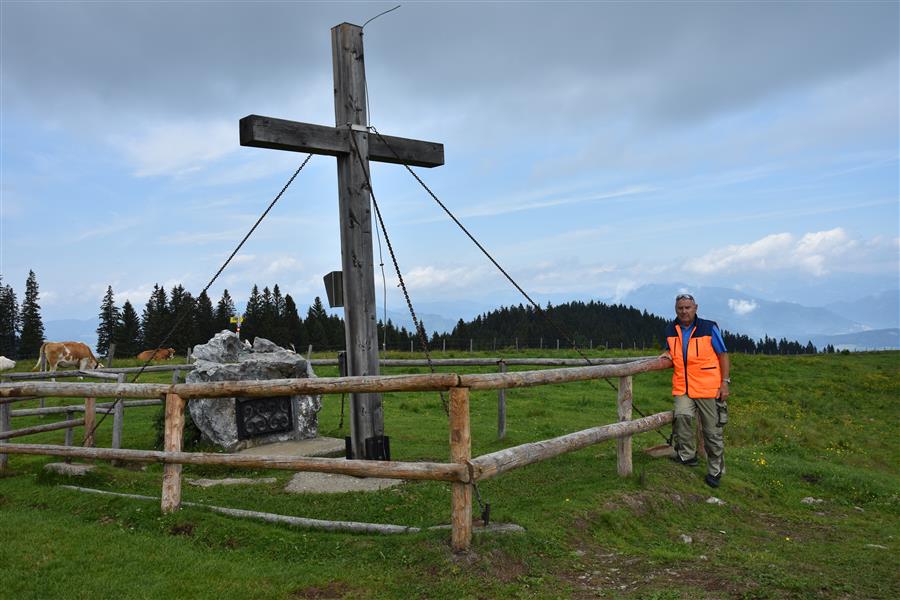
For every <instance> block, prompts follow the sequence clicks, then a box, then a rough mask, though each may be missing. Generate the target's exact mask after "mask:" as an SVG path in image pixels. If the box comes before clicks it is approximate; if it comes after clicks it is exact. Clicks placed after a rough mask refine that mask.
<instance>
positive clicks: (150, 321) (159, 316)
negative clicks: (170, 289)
mask: <svg viewBox="0 0 900 600" xmlns="http://www.w3.org/2000/svg"><path fill="white" fill-rule="evenodd" d="M168 322H169V302H168V297H167V296H166V290H165V288H164V287H162V286H160V285H154V286H153V291H152V292H150V298H149V299H148V300H147V305H146V306H145V307H144V313H143V315H142V316H141V331H142V332H143V338H144V345H145V346H147V347H148V348H156V347H157V346H158V345H159V344H161V343H162V341H163V338H164V337H165V335H166V334H167V333H168V332H169V329H168Z"/></svg>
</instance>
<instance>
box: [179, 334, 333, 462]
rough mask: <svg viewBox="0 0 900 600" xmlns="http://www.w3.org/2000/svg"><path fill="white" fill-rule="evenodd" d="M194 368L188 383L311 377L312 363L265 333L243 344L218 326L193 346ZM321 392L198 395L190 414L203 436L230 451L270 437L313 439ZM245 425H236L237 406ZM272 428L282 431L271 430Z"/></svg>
mask: <svg viewBox="0 0 900 600" xmlns="http://www.w3.org/2000/svg"><path fill="white" fill-rule="evenodd" d="M191 355H192V356H193V357H194V358H195V359H196V362H195V363H194V370H193V371H191V372H190V373H189V374H188V375H187V377H186V378H185V382H186V383H197V382H209V381H263V380H268V379H298V378H305V377H315V376H316V375H315V373H314V372H313V370H312V366H311V365H309V364H308V363H307V361H306V360H304V358H303V357H302V356H300V355H298V354H297V353H295V352H293V351H291V350H286V349H284V348H282V347H280V346H278V345H277V344H275V343H273V342H271V341H269V340H266V339H264V338H256V339H255V340H254V342H253V346H252V347H251V348H249V349H248V348H247V347H246V346H245V345H244V344H243V343H242V341H241V340H240V338H238V336H237V334H235V333H234V332H232V331H221V332H219V333H217V334H216V335H215V336H214V337H213V338H212V339H211V340H210V341H209V342H207V343H206V344H201V345H198V346H195V347H194V349H193V351H192V352H191ZM321 406H322V400H321V397H320V396H308V395H295V396H290V398H289V400H285V399H281V400H277V399H273V400H271V401H263V400H262V399H238V398H198V399H194V400H191V401H190V402H189V403H188V408H189V410H190V412H191V419H193V421H194V423H195V424H196V425H197V427H198V428H199V429H200V431H201V432H202V433H203V435H204V437H206V438H207V439H208V440H210V441H211V442H213V443H214V444H216V445H218V446H221V447H222V448H224V449H225V450H228V451H229V452H236V451H238V450H243V449H245V448H252V447H254V446H260V445H263V444H270V443H274V442H287V441H291V440H301V439H307V438H314V437H316V436H317V435H318V432H319V426H318V417H317V415H318V412H319V410H320V409H321ZM239 407H240V408H241V415H240V418H241V419H242V422H243V424H244V426H243V431H239V427H238V419H239V415H238V408H239ZM272 427H275V428H277V429H283V428H285V429H286V431H277V432H269V431H268V430H269V429H271V428H272Z"/></svg>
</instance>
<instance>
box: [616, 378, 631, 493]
mask: <svg viewBox="0 0 900 600" xmlns="http://www.w3.org/2000/svg"><path fill="white" fill-rule="evenodd" d="M632 385H633V383H632V379H631V377H630V376H628V377H619V393H618V397H617V398H616V410H617V412H618V414H619V422H623V421H630V420H631V403H632V399H633V397H632ZM616 457H617V459H618V460H617V467H618V472H619V476H620V477H627V476H628V475H631V473H632V470H633V467H632V464H631V436H630V435H627V436H623V437H620V438H618V439H617V440H616Z"/></svg>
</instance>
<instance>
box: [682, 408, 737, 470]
mask: <svg viewBox="0 0 900 600" xmlns="http://www.w3.org/2000/svg"><path fill="white" fill-rule="evenodd" d="M674 400H675V422H674V423H673V425H672V429H673V432H674V434H675V437H674V438H673V441H674V444H675V451H676V452H677V453H678V456H679V457H680V458H681V460H690V459H692V458H694V457H695V456H696V455H697V447H696V443H695V441H694V440H695V436H694V422H695V421H696V419H697V417H698V415H699V417H700V428H701V430H702V431H703V447H704V448H706V470H707V472H708V473H709V474H710V475H712V476H713V477H721V476H722V474H723V473H724V472H725V436H724V428H723V427H718V426H717V425H716V424H717V423H718V421H719V414H718V411H717V409H716V399H715V398H689V397H688V396H675V397H674Z"/></svg>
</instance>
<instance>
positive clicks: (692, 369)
mask: <svg viewBox="0 0 900 600" xmlns="http://www.w3.org/2000/svg"><path fill="white" fill-rule="evenodd" d="M714 326H716V323H715V322H714V321H707V320H706V319H695V320H694V330H693V331H692V332H691V337H690V340H689V341H688V351H687V363H685V361H684V347H683V346H682V340H683V337H682V329H681V325H680V324H679V323H678V321H677V320H675V321H672V322H671V323H669V325H668V327H666V345H667V346H668V348H669V354H670V355H672V362H673V363H674V365H675V368H674V369H673V371H672V395H673V396H681V395H687V396H690V397H691V398H715V397H716V396H717V395H718V394H719V388H720V387H721V385H722V371H721V369H720V367H719V357H718V355H717V354H716V351H715V349H714V348H713V345H712V329H713V327H714Z"/></svg>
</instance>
